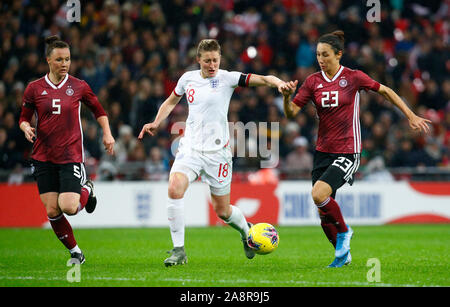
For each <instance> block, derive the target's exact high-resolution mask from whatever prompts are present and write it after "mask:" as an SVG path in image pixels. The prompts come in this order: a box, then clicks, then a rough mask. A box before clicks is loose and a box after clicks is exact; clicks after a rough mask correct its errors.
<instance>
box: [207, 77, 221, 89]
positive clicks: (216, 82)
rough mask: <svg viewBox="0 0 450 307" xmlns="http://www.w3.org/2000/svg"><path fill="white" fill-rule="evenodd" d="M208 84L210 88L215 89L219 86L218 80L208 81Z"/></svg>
mask: <svg viewBox="0 0 450 307" xmlns="http://www.w3.org/2000/svg"><path fill="white" fill-rule="evenodd" d="M209 84H210V85H211V87H212V88H217V87H218V86H219V79H211V80H209Z"/></svg>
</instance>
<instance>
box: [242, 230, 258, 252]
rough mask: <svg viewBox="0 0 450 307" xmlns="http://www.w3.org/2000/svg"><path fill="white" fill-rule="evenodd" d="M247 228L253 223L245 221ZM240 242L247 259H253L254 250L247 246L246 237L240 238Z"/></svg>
mask: <svg viewBox="0 0 450 307" xmlns="http://www.w3.org/2000/svg"><path fill="white" fill-rule="evenodd" d="M247 225H248V228H252V226H253V224H252V223H249V222H247ZM242 244H243V245H244V253H245V256H246V257H247V258H248V259H253V258H254V257H255V251H254V250H253V249H252V248H251V247H250V246H248V243H247V238H243V239H242Z"/></svg>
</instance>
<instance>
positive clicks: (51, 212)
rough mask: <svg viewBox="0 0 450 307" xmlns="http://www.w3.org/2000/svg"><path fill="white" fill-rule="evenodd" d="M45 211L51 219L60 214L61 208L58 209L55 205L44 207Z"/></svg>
mask: <svg viewBox="0 0 450 307" xmlns="http://www.w3.org/2000/svg"><path fill="white" fill-rule="evenodd" d="M46 211H47V216H48V217H49V218H51V219H53V218H55V217H58V216H59V215H61V210H59V208H57V207H52V208H46Z"/></svg>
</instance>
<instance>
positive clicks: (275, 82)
mask: <svg viewBox="0 0 450 307" xmlns="http://www.w3.org/2000/svg"><path fill="white" fill-rule="evenodd" d="M285 84H286V82H284V81H283V80H281V79H279V78H277V77H275V76H272V75H268V76H262V75H257V74H251V75H250V80H249V81H248V85H249V86H270V87H276V88H278V92H280V94H282V88H283V87H284V86H285Z"/></svg>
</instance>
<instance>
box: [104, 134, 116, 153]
mask: <svg viewBox="0 0 450 307" xmlns="http://www.w3.org/2000/svg"><path fill="white" fill-rule="evenodd" d="M115 143H116V141H115V140H114V137H113V136H112V135H107V134H104V135H103V145H104V146H105V150H106V152H107V153H108V154H109V155H111V156H112V155H114V144H115Z"/></svg>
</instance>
